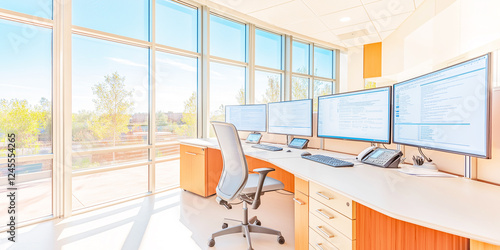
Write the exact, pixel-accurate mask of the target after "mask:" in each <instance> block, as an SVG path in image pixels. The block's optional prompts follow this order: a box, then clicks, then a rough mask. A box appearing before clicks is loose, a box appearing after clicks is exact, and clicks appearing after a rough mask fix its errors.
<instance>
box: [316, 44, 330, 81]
mask: <svg viewBox="0 0 500 250" xmlns="http://www.w3.org/2000/svg"><path fill="white" fill-rule="evenodd" d="M334 58H335V53H334V52H333V50H327V49H323V48H320V47H314V75H315V76H319V77H324V78H331V79H333V78H335V75H334V72H335V70H334Z"/></svg>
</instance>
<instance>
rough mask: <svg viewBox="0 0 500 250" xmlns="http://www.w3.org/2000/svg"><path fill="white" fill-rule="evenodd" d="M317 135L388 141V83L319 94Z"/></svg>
mask: <svg viewBox="0 0 500 250" xmlns="http://www.w3.org/2000/svg"><path fill="white" fill-rule="evenodd" d="M318 137H324V138H335V139H345V140H355V141H367V142H373V143H390V142H391V87H384V88H376V89H369V90H361V91H353V92H347V93H341V94H334V95H326V96H320V97H318Z"/></svg>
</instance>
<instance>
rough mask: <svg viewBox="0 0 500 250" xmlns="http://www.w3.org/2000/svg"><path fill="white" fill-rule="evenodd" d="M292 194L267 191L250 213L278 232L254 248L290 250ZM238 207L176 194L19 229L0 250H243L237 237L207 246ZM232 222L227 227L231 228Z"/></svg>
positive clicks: (259, 238) (257, 240)
mask: <svg viewBox="0 0 500 250" xmlns="http://www.w3.org/2000/svg"><path fill="white" fill-rule="evenodd" d="M292 197H293V196H292V195H291V193H287V192H284V191H281V192H280V193H277V192H271V193H267V194H265V195H264V196H262V205H261V206H260V208H259V209H258V210H251V209H249V211H250V216H253V215H257V216H258V217H259V219H260V220H261V221H262V225H263V226H266V227H271V228H275V229H277V230H281V232H282V234H283V236H284V237H285V240H286V243H285V244H284V245H279V244H278V243H277V237H276V236H272V235H261V234H253V235H252V243H253V248H254V249H294V223H293V210H294V209H293V208H294V205H293V201H292ZM241 216H242V211H241V205H235V206H233V209H232V210H226V209H225V208H224V207H222V206H219V205H218V204H217V203H216V202H215V196H211V197H208V198H202V197H199V196H197V195H194V194H192V193H189V192H186V191H181V190H180V189H174V190H171V191H167V192H163V193H160V194H157V195H152V196H148V197H145V198H141V199H136V200H133V201H129V202H126V203H122V204H119V205H114V206H111V207H107V208H103V209H99V210H96V211H92V212H88V213H84V214H80V215H75V216H72V217H70V218H67V219H57V220H51V221H48V222H44V223H40V224H37V225H33V226H29V227H25V228H21V229H19V230H18V232H17V242H16V243H11V242H9V241H7V239H6V238H7V233H2V234H1V235H0V249H23V250H24V249H35V250H37V249H93V250H94V249H106V250H111V249H212V250H221V249H247V245H246V240H245V238H243V237H242V235H241V234H234V235H228V236H222V237H220V238H216V245H215V247H213V248H209V247H207V240H208V238H209V236H210V234H211V233H212V232H215V231H217V230H220V227H221V224H222V220H223V218H224V217H228V218H236V219H240V218H241ZM231 225H236V222H229V226H231Z"/></svg>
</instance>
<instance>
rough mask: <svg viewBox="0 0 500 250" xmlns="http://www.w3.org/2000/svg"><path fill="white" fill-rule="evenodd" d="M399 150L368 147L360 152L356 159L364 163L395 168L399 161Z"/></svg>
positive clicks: (400, 154)
mask: <svg viewBox="0 0 500 250" xmlns="http://www.w3.org/2000/svg"><path fill="white" fill-rule="evenodd" d="M401 156H403V153H401V151H400V150H394V149H385V148H377V147H375V146H372V147H369V148H367V149H365V150H363V152H361V153H360V154H359V155H358V157H356V160H358V161H361V162H363V163H366V164H370V165H374V166H377V167H383V168H397V167H398V165H399V162H400V161H401Z"/></svg>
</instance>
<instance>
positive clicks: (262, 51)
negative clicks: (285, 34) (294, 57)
mask: <svg viewBox="0 0 500 250" xmlns="http://www.w3.org/2000/svg"><path fill="white" fill-rule="evenodd" d="M282 58H283V56H282V38H281V36H280V35H276V34H273V33H269V32H266V31H263V30H260V29H256V30H255V64H256V65H258V66H264V67H268V68H274V69H280V70H281V69H282V68H283V66H282Z"/></svg>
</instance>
